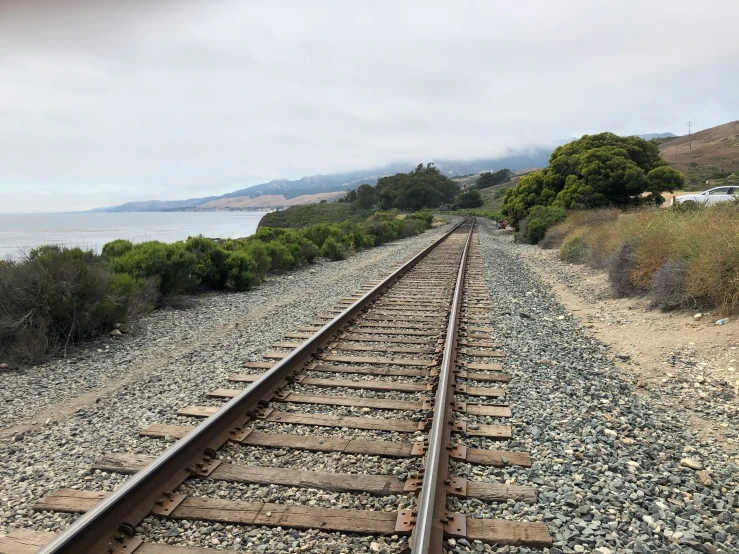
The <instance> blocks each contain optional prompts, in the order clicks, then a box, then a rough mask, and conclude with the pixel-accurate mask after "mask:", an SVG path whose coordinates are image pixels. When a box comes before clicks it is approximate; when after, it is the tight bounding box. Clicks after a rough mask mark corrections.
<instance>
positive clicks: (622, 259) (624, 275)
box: [608, 243, 640, 298]
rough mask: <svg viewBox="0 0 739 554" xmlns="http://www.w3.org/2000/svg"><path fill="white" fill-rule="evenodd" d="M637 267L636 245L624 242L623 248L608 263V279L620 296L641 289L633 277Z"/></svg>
mask: <svg viewBox="0 0 739 554" xmlns="http://www.w3.org/2000/svg"><path fill="white" fill-rule="evenodd" d="M635 267H636V254H635V253H634V247H633V246H632V245H631V244H629V243H624V244H622V245H621V248H619V249H618V251H617V252H616V253H615V254H614V255H613V256H611V258H610V260H609V264H608V281H609V282H610V283H611V288H612V289H613V292H614V293H615V295H616V296H617V297H618V298H623V297H625V296H633V295H634V294H636V293H638V292H639V291H640V289H639V287H637V286H636V285H635V284H634V281H633V279H632V273H633V271H634V268H635Z"/></svg>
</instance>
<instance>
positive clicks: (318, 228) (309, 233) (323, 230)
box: [303, 223, 346, 248]
mask: <svg viewBox="0 0 739 554" xmlns="http://www.w3.org/2000/svg"><path fill="white" fill-rule="evenodd" d="M303 234H304V235H305V238H307V239H308V240H309V241H311V242H312V243H313V244H315V245H316V246H317V247H318V248H323V243H324V242H326V239H328V238H329V237H331V238H333V239H334V240H338V241H341V239H342V238H345V237H346V235H345V234H344V233H343V232H342V230H341V228H340V227H339V226H338V225H336V224H328V223H317V224H315V225H311V226H309V227H306V228H305V229H304V230H303Z"/></svg>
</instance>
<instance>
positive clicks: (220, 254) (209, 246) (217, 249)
mask: <svg viewBox="0 0 739 554" xmlns="http://www.w3.org/2000/svg"><path fill="white" fill-rule="evenodd" d="M185 250H186V251H187V252H189V253H190V254H192V255H193V256H195V258H196V265H195V273H196V274H197V276H198V278H199V279H200V282H201V283H202V284H203V285H205V286H207V287H209V288H211V289H214V290H223V289H224V288H225V287H226V281H227V280H228V269H227V268H226V257H227V256H228V253H227V252H226V251H225V250H224V249H223V248H222V247H221V245H219V244H218V243H217V242H216V241H214V240H212V239H207V238H205V237H203V236H202V235H201V236H198V237H190V238H189V239H187V241H186V242H185Z"/></svg>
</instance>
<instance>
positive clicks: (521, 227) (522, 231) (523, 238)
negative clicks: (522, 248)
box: [513, 218, 529, 244]
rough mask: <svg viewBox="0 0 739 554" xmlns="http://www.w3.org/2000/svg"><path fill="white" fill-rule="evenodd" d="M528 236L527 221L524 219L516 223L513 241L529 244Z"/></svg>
mask: <svg viewBox="0 0 739 554" xmlns="http://www.w3.org/2000/svg"><path fill="white" fill-rule="evenodd" d="M528 236H529V220H528V219H525V218H524V219H522V220H521V221H519V222H518V229H517V230H516V234H515V235H513V240H514V241H515V242H520V243H523V244H525V243H527V242H529V239H528Z"/></svg>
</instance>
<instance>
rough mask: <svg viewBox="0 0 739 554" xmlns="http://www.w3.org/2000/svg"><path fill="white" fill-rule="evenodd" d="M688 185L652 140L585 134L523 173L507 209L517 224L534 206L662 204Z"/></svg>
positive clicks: (508, 197)
mask: <svg viewBox="0 0 739 554" xmlns="http://www.w3.org/2000/svg"><path fill="white" fill-rule="evenodd" d="M683 183H684V177H683V175H682V174H681V173H680V172H678V171H676V170H674V169H672V168H670V167H668V166H667V162H666V161H665V160H663V159H662V158H661V157H660V154H659V149H658V148H657V145H656V144H655V143H654V142H652V141H646V140H644V139H642V138H639V137H620V136H617V135H614V134H613V133H600V134H598V135H585V136H583V137H582V138H581V139H579V140H575V141H573V142H570V143H568V144H565V145H564V146H560V147H558V148H556V149H555V150H554V152H553V153H552V155H551V157H550V158H549V165H548V166H547V167H546V168H544V169H542V170H540V171H535V172H533V173H530V174H528V175H526V176H524V177H522V178H521V180H520V181H519V183H518V184H517V185H516V186H515V187H513V188H511V189H509V190H508V192H506V195H505V200H504V202H503V207H502V211H503V213H504V214H506V215H507V216H508V217H509V219H510V220H511V222H513V223H518V221H520V220H522V219H524V218H525V217H526V216H528V214H529V213H530V211H531V209H532V208H533V207H534V206H552V205H555V206H559V207H561V208H565V209H568V210H582V209H592V208H600V207H609V206H610V207H626V206H633V205H638V204H643V203H645V202H652V203H661V202H663V201H664V200H663V198H662V196H661V193H662V192H668V191H669V192H671V191H673V190H675V189H679V188H680V187H681V186H682V184H683ZM647 193H648V194H647Z"/></svg>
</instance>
